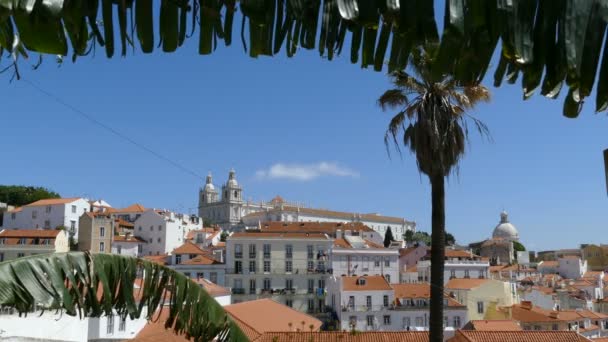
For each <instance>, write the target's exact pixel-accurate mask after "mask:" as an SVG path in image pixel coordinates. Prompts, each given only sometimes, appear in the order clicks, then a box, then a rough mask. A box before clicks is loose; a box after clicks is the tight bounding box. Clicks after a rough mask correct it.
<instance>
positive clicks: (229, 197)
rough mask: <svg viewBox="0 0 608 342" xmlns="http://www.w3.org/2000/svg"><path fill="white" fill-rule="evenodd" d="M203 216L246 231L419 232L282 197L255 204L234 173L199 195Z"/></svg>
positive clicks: (409, 225) (408, 225)
mask: <svg viewBox="0 0 608 342" xmlns="http://www.w3.org/2000/svg"><path fill="white" fill-rule="evenodd" d="M198 208H199V216H200V217H202V218H203V219H207V220H210V221H212V222H213V223H215V224H218V225H219V226H220V227H221V228H222V229H227V230H242V229H244V228H246V227H256V226H258V225H259V224H260V223H261V222H270V221H282V222H361V223H363V224H365V225H366V226H369V227H370V228H372V229H374V230H375V231H377V232H378V233H380V234H382V235H383V236H384V233H385V232H386V231H387V230H388V229H389V228H390V229H391V231H392V232H393V236H394V237H395V238H396V239H399V238H400V237H401V236H403V234H404V233H405V232H406V231H407V230H413V231H415V230H416V223H415V222H412V221H408V220H406V219H404V218H399V217H391V216H384V215H379V214H360V213H352V212H342V211H333V210H326V209H315V208H310V207H306V206H303V205H301V204H299V203H291V202H287V201H285V200H283V198H281V197H280V196H277V197H275V198H273V199H272V200H270V201H262V202H252V201H244V200H243V188H242V187H241V186H240V185H239V183H238V181H237V179H236V172H235V171H234V170H230V172H229V173H228V180H227V181H226V183H224V184H222V186H221V189H220V190H219V191H218V190H217V189H216V187H215V185H214V184H213V178H212V176H211V174H209V175H208V176H207V180H206V184H205V186H204V187H203V188H201V189H200V191H199V206H198Z"/></svg>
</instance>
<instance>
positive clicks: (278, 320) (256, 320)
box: [224, 299, 322, 340]
mask: <svg viewBox="0 0 608 342" xmlns="http://www.w3.org/2000/svg"><path fill="white" fill-rule="evenodd" d="M224 309H225V310H226V312H228V314H229V315H230V316H231V317H232V318H233V319H234V320H235V321H236V323H237V324H238V325H239V326H240V327H241V328H242V329H243V331H244V332H245V334H246V335H247V336H248V337H249V338H250V339H251V340H253V339H254V338H256V337H258V336H259V335H261V334H263V333H265V332H267V331H279V332H281V331H283V332H288V331H293V330H295V329H297V328H299V327H301V326H302V323H301V322H304V327H303V330H306V331H310V325H312V326H313V327H312V330H313V331H319V329H320V328H321V325H322V322H321V321H320V320H318V319H316V318H314V317H312V316H309V315H307V314H304V313H302V312H299V311H297V310H294V309H292V308H290V307H288V306H285V305H282V304H279V303H277V302H275V301H273V300H271V299H258V300H252V301H247V302H243V303H238V304H232V305H228V306H225V307H224ZM290 323H291V326H290ZM243 326H244V327H245V328H243Z"/></svg>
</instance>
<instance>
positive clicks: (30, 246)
mask: <svg viewBox="0 0 608 342" xmlns="http://www.w3.org/2000/svg"><path fill="white" fill-rule="evenodd" d="M69 250H70V246H69V244H68V236H67V234H66V233H65V231H64V230H56V229H10V230H9V229H5V230H2V231H0V262H1V261H6V260H12V259H16V258H21V257H24V256H29V255H36V254H49V253H62V252H68V251H69Z"/></svg>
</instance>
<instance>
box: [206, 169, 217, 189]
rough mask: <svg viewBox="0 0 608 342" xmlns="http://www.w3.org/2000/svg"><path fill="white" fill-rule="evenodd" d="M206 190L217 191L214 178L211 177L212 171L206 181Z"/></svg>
mask: <svg viewBox="0 0 608 342" xmlns="http://www.w3.org/2000/svg"><path fill="white" fill-rule="evenodd" d="M204 189H205V191H209V192H210V191H215V186H213V178H212V177H211V172H209V174H208V175H207V182H206V183H205V188H204Z"/></svg>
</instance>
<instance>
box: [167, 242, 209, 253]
mask: <svg viewBox="0 0 608 342" xmlns="http://www.w3.org/2000/svg"><path fill="white" fill-rule="evenodd" d="M171 254H208V253H207V252H205V251H203V250H202V249H200V248H199V247H198V246H197V245H195V244H193V243H192V242H189V241H186V242H184V244H183V245H181V246H179V247H177V248H176V249H174V250H173V252H172V253H171Z"/></svg>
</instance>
